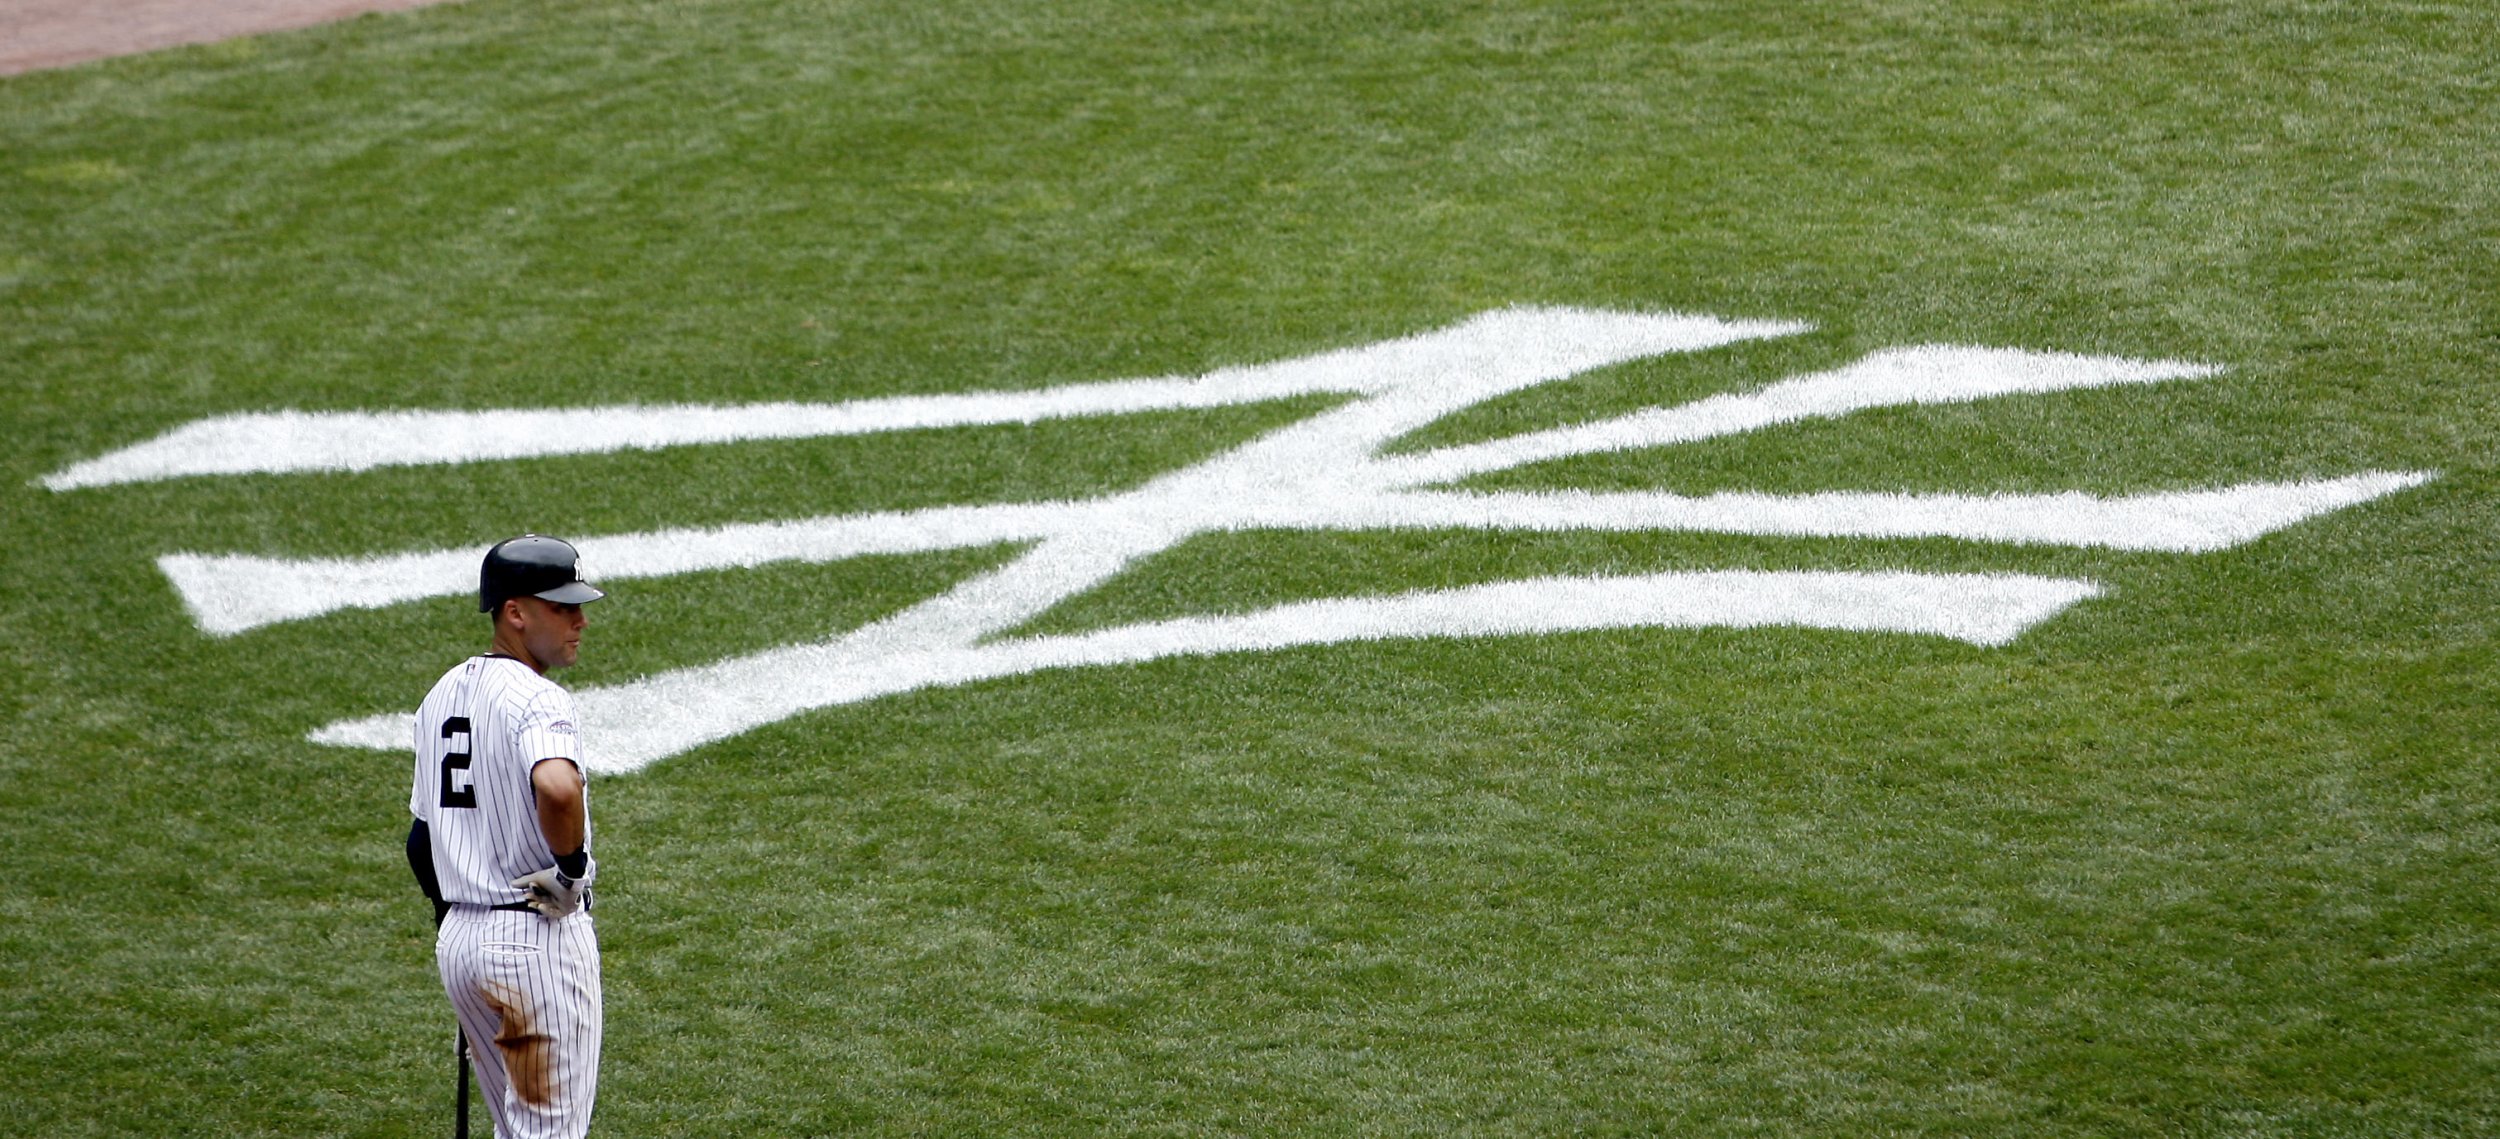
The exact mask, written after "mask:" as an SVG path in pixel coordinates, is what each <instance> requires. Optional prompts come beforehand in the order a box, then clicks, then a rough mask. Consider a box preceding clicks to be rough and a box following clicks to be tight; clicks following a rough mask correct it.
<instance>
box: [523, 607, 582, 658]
mask: <svg viewBox="0 0 2500 1139" xmlns="http://www.w3.org/2000/svg"><path fill="white" fill-rule="evenodd" d="M513 600H515V601H517V602H519V603H520V606H521V647H522V648H524V649H527V650H528V651H529V656H530V659H531V660H533V661H535V662H537V664H538V667H539V669H540V670H541V671H543V672H554V671H555V670H557V669H559V668H571V667H573V662H574V661H576V660H579V659H581V655H582V627H583V626H584V625H587V624H589V623H590V619H589V618H588V617H586V616H584V615H583V613H582V607H581V606H579V605H564V604H559V603H557V602H553V601H545V600H541V599H539V598H536V597H517V598H514V599H513Z"/></svg>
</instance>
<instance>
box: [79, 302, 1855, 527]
mask: <svg viewBox="0 0 2500 1139" xmlns="http://www.w3.org/2000/svg"><path fill="white" fill-rule="evenodd" d="M1807 327H1808V326H1807V325H1803V324H1798V323H1794V322H1773V321H1725V320H1720V319H1718V318H1716V317H1703V316H1685V315H1682V314H1677V313H1656V314H1652V313H1606V312H1592V311H1588V310H1581V309H1566V308H1511V309H1502V310H1498V311H1495V312H1489V313H1484V314H1481V315H1479V316H1476V317H1474V318H1472V319H1470V320H1467V321H1465V322H1462V323H1460V324H1457V325H1454V326H1452V327H1450V328H1445V329H1441V330H1438V331H1435V332H1428V333H1423V334H1421V335H1417V336H1411V337H1406V338H1404V339H1399V340H1391V341H1386V342H1383V343H1378V344H1369V345H1364V346H1361V347H1356V348H1346V349H1340V350H1337V351H1331V352H1322V353H1319V354H1317V355H1312V356H1305V357H1300V358H1298V359H1292V360H1285V361H1280V362H1277V363H1271V364H1262V365H1256V366H1250V367H1237V368H1223V369H1218V370H1216V371H1213V372H1209V373H1207V374H1205V375H1202V376H1198V377H1195V378H1186V379H1183V378H1158V379H1144V380H1120V381H1111V382H1105V383H1088V384H1069V385H1063V386H1059V387H1051V388H1041V389H1037V390H1033V391H1022V392H972V393H967V394H961V395H937V396H900V397H894V398H889V399H870V400H858V401H853V402H849V403H833V404H822V403H763V404H743V405H733V406H719V405H705V404H678V405H661V406H641V405H625V406H617V407H593V408H572V409H560V408H539V409H512V410H498V411H379V412H363V411H327V412H310V411H273V412H256V413H250V414H242V415H228V416H221V417H218V418H215V419H203V420H199V421H197V422H194V423H189V424H185V425H183V426H182V427H179V428H176V429H174V430H173V431H170V432H167V433H166V434H164V435H161V436H158V437H157V438H155V439H151V440H148V441H147V442H144V443H138V444H134V445H132V446H129V447H125V448H122V449H120V450H117V451H113V452H111V453H108V454H105V455H101V456H98V457H96V458H93V459H89V460H86V461H85V462H81V463H76V464H73V465H71V466H69V467H66V468H63V469H62V470H60V471H57V472H54V473H53V474H50V475H46V476H44V478H43V479H42V480H41V482H42V485H44V486H45V487H47V488H49V489H51V490H54V491H65V490H73V489H77V488H81V487H96V486H110V485H113V484H116V483H128V482H146V481H151V480H156V479H170V478H181V477H185V476H191V475H238V474H256V473H287V472H310V471H362V470H370V469H373V468H376V467H387V466H403V465H411V464H434V463H472V462H484V461H489V460H504V459H523V458H533V457H538V456H546V455H579V454H600V453H607V452H614V451H625V450H655V449H658V448H663V447H677V446H685V445H689V444H698V443H727V442H735V441H740V440H757V439H797V438H812V437H819V436H833V435H861V434H870V433H875V432H885V431H908V430H918V429H924V428H932V427H961V426H975V425H982V424H1002V423H1034V422H1039V421H1042V420H1047V419H1062V418H1070V417H1078V416H1094V415H1120V414H1126V413H1131V412H1140V411H1163V410H1177V409H1188V408H1210V407H1225V406H1231V405H1235V404H1244V403H1256V402H1260V401H1264V400H1274V399H1284V398H1287V397H1291V396H1299V395H1310V394H1318V393H1327V392H1342V393H1356V394H1362V393H1371V392H1378V391H1381V390H1384V389H1386V388H1389V387H1395V386H1401V385H1404V386H1413V385H1429V384H1432V383H1434V382H1436V381H1437V380H1438V379H1439V378H1440V377H1441V376H1442V375H1443V374H1444V373H1446V372H1447V371H1449V370H1450V369H1451V368H1453V367H1480V366H1482V365H1484V364H1485V363H1486V362H1488V361H1490V362H1492V363H1494V364H1495V365H1496V366H1497V367H1499V366H1503V365H1507V366H1510V367H1512V368H1514V369H1516V368H1522V367H1524V368H1528V369H1532V370H1549V369H1551V368H1554V367H1563V368H1566V369H1568V370H1567V371H1565V372H1563V373H1561V374H1564V375H1568V374H1570V373H1571V372H1577V371H1585V370H1587V369H1588V368H1592V367H1598V366H1601V365H1604V364H1609V363H1617V362H1620V361H1623V360H1629V359H1635V358H1638V357H1641V356H1649V355H1656V354H1658V353H1661V352H1672V351H1692V350H1694V348H1696V347H1706V346H1710V345H1714V344H1724V343H1728V342H1730V341H1732V340H1738V339H1750V338H1754V337H1760V336H1782V335H1790V334H1793V333H1797V332H1802V331H1805V330H1806V329H1807Z"/></svg>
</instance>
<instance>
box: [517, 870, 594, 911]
mask: <svg viewBox="0 0 2500 1139" xmlns="http://www.w3.org/2000/svg"><path fill="white" fill-rule="evenodd" d="M597 873H598V868H597V867H592V868H591V869H590V870H589V872H588V873H585V874H583V875H582V876H581V877H579V878H570V877H566V876H565V873H564V871H562V870H558V869H556V868H555V867H553V866H550V867H548V868H546V869H544V870H541V871H539V872H538V873H535V874H524V875H522V876H520V877H518V878H515V879H513V880H512V885H513V886H514V888H516V889H519V890H521V891H523V892H525V893H527V894H528V895H529V898H528V899H527V901H528V902H529V907H530V908H531V909H533V910H537V911H538V912H539V913H541V914H544V915H546V916H547V917H551V918H560V917H565V916H567V915H569V914H571V913H572V912H573V911H575V910H578V909H580V908H582V895H584V894H587V893H589V892H590V879H591V878H592V876H593V875H596V874H597Z"/></svg>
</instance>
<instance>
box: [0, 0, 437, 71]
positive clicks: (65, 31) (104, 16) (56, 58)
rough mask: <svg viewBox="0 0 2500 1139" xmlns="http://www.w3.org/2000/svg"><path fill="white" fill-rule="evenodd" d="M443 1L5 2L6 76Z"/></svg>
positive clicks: (0, 62)
mask: <svg viewBox="0 0 2500 1139" xmlns="http://www.w3.org/2000/svg"><path fill="white" fill-rule="evenodd" d="M442 2H443V0H0V75H15V74H17V73H19V72H21V71H37V70H41V69H43V68H47V67H67V66H69V65H70V64H73V63H84V62H86V61H88V60H91V59H103V58H105V57H107V56H115V55H131V54H135V53H137V52H143V51H155V50H157V49H159V48H168V47H175V46H179V45H181V44H196V43H208V42H210V41H212V40H224V39H233V38H234V37H236V36H249V35H256V34H259V33H261V32H275V31H281V30H284V29H287V28H302V27H308V26H310V25H313V24H320V23H326V22H328V21H331V20H343V19H346V18H347V17H349V16H355V15H360V14H363V13H365V12H390V11H397V10H400V9H403V8H419V7H423V6H425V5H428V4H436V3H442Z"/></svg>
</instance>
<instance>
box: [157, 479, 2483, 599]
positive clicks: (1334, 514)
mask: <svg viewBox="0 0 2500 1139" xmlns="http://www.w3.org/2000/svg"><path fill="white" fill-rule="evenodd" d="M2434 477H2436V475H2435V472H2429V471H2396V472H2368V473H2364V474H2357V475H2349V476H2345V477H2343V478H2335V479H2320V480H2313V481H2304V482H2289V483H2248V484H2242V485H2238V486H2228V487H2221V488H2216V489H2210V490H2189V491H2170V492H2163V493H2154V494H2143V495H2130V496H2125V497H2118V498H2096V497H2093V496H2090V495H2085V494H2081V493H2066V494H2051V495H1910V494H1880V493H1877V494H1855V493H1822V494H1809V495H1794V496H1789V495H1767V494H1750V493H1746V494H1714V495H1708V496H1704V497H1686V496H1683V495H1674V494H1593V493H1589V492H1586V491H1551V492H1501V493H1492V494H1468V493H1461V492H1438V491H1418V492H1409V493H1402V494H1385V495H1377V496H1369V497H1334V496H1323V497H1318V498H1311V497H1296V498H1292V499H1289V500H1286V501H1281V502H1277V501H1265V502H1262V501H1255V500H1240V501H1235V502H1232V503H1229V504H1226V505H1225V506H1224V507H1223V508H1222V509H1219V510H1193V511H1191V512H1190V513H1189V515H1188V516H1187V517H1183V518H1175V519H1171V520H1169V521H1168V522H1161V521H1156V520H1154V517H1153V512H1151V511H1141V512H1136V513H1135V515H1134V516H1133V517H1125V518H1124V515H1123V512H1122V511H1121V510H1120V509H1118V508H1117V507H1115V506H1109V505H1105V504H1097V503H1033V504H1020V505H1004V506H950V507H940V508H936V509H932V510H922V511H909V512H900V513H888V514H865V515H847V516H833V517H826V518H814V519H803V520H797V521H791V522H771V523H758V524H751V525H743V526H720V527H708V528H686V529H672V530H656V531H648V532H644V533H638V534H614V535H608V536H604V537H596V538H584V539H579V540H577V542H576V544H577V545H578V546H579V547H580V548H581V550H582V554H583V558H584V561H585V562H586V564H588V565H589V566H590V567H591V571H592V576H593V577H595V578H597V579H599V580H618V581H621V580H631V579H635V578H651V577H666V576H671V575H674V574H681V573H696V572H703V571H708V570H716V569H729V568H752V567H756V566H763V565H770V564H775V563H784V562H832V561H840V560H843V559H846V558H854V557H862V556H867V555H872V554H902V553H918V552H926V551H933V550H947V549H963V548H969V547H975V546H987V545H996V544H1000V543H1006V542H1020V541H1038V540H1041V539H1046V538H1051V537H1054V536H1061V535H1066V536H1084V535H1103V534H1115V533H1117V532H1119V531H1121V530H1122V529H1131V530H1133V529H1136V528H1137V527H1139V526H1143V527H1144V529H1145V530H1146V532H1147V533H1146V536H1145V537H1144V538H1142V539H1141V538H1137V537H1130V538H1113V539H1110V540H1109V541H1108V542H1104V541H1103V540H1101V539H1099V538H1097V539H1089V541H1091V542H1094V543H1095V544H1096V545H1097V546H1098V547H1099V548H1100V549H1112V548H1119V549H1136V548H1140V542H1141V541H1142V542H1143V543H1144V548H1148V549H1159V548H1162V546H1163V545H1165V544H1166V543H1167V542H1168V540H1169V534H1170V531H1171V530H1172V529H1173V528H1174V527H1176V526H1177V527H1178V528H1180V529H1182V530H1184V531H1188V532H1197V531H1199V530H1202V529H1224V530H1248V529H1282V530H1374V529H1431V528H1462V529H1482V530H1520V531H1532V532H1533V531H1545V532H1553V531H1564V530H1602V531H1617V532H1623V531H1657V532H1679V531H1680V532H1701V533H1718V534H1752V535H1762V536H1770V537H1823V538H1958V539H1963V540H1968V541H1980V542H2001V543H2010V544H2025V545H2051V546H2075V547H2092V548H2100V549H2112V550H2140V551H2158V552H2168V553H2207V552H2211V551H2215V550H2221V549H2227V548H2229V547H2232V546H2236V545H2239V544H2241V543H2244V542H2249V541H2253V540H2255V539H2257V538H2260V537H2263V536H2265V535H2267V534H2271V533H2273V532H2275V531H2277V530H2280V529H2283V528H2284V527H2287V526H2291V525H2294V524H2296V523H2299V522H2302V521H2306V520H2307V519H2310V518H2314V517H2316V516H2318V515H2321V514H2327V513H2331V512H2333V511H2336V510H2340V509H2343V508H2345V507H2347V506H2353V505H2356V504H2359V503H2362V502H2367V501H2369V500H2371V499H2374V498H2378V497H2380V496H2382V495H2386V494H2391V493H2394V492H2396V491H2399V490H2405V489H2409V488H2412V487H2416V486H2420V485H2422V484H2423V483H2426V482H2428V481H2430V480H2431V479H2432V478H2434ZM477 557H478V555H477V551H475V550H470V549H460V550H434V551H422V552H417V553H408V554H396V555H385V556H381V557H374V558H338V559H310V560H300V561H299V560H288V559H283V558H262V557H253V556H248V555H205V554H190V553H182V554H169V555H166V556H165V557H163V558H161V559H159V560H158V563H157V564H158V565H159V566H160V567H161V568H162V569H163V570H164V572H165V576H166V577H167V578H168V579H170V580H171V581H172V582H173V584H174V587H175V588H176V590H177V591H178V592H180V594H181V595H182V599H183V603H184V605H185V606H186V607H187V608H188V609H189V610H190V612H191V614H192V617H193V619H194V620H195V621H197V622H198V624H199V626H200V628H201V629H202V630H204V631H206V632H208V633H211V634H213V635H216V636H231V635H233V634H236V633H241V632H245V631H248V630H251V629H255V628H259V627H261V626H263V625H269V624H274V623H278V622H282V621H292V620H300V619H304V618H309V617H317V616H321V615H322V614H325V613H333V612H337V611H339V610H343V609H354V608H381V607H384V606H389V605H396V604H400V603H402V602H407V601H415V600H421V599H424V598H429V597H448V596H457V595H460V594H465V593H468V592H471V591H473V590H475V589H476V588H477Z"/></svg>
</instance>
